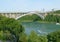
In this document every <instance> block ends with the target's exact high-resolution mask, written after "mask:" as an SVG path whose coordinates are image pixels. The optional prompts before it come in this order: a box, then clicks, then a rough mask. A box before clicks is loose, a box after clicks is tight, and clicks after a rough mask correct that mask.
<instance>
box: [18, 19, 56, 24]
mask: <svg viewBox="0 0 60 42" xmlns="http://www.w3.org/2000/svg"><path fill="white" fill-rule="evenodd" d="M18 21H19V22H21V23H22V22H38V23H56V22H48V21H40V20H39V21H33V20H24V21H20V20H18Z"/></svg>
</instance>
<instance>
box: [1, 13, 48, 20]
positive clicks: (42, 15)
mask: <svg viewBox="0 0 60 42" xmlns="http://www.w3.org/2000/svg"><path fill="white" fill-rule="evenodd" d="M0 14H1V15H3V16H6V17H9V18H14V19H16V20H17V19H19V18H21V17H23V16H26V15H33V14H36V15H38V16H39V17H41V18H42V19H44V18H45V16H46V15H47V14H46V13H37V12H35V13H34V12H29V13H19V12H17V13H0Z"/></svg>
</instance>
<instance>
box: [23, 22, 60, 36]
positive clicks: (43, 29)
mask: <svg viewBox="0 0 60 42" xmlns="http://www.w3.org/2000/svg"><path fill="white" fill-rule="evenodd" d="M22 25H23V26H24V28H25V33H26V34H28V35H29V34H30V33H31V31H35V32H36V33H37V34H48V33H50V32H54V31H57V30H60V25H56V24H55V23H39V22H23V23H22Z"/></svg>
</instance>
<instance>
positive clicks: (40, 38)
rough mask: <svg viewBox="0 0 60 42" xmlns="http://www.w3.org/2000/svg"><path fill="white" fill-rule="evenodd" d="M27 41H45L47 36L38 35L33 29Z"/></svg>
mask: <svg viewBox="0 0 60 42" xmlns="http://www.w3.org/2000/svg"><path fill="white" fill-rule="evenodd" d="M28 42H47V38H46V37H44V36H40V35H39V36H38V34H37V33H36V32H34V31H32V32H31V34H30V35H29V38H28Z"/></svg>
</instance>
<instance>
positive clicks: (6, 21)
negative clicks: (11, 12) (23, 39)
mask: <svg viewBox="0 0 60 42" xmlns="http://www.w3.org/2000/svg"><path fill="white" fill-rule="evenodd" d="M0 31H3V32H5V31H9V32H10V34H11V35H14V36H15V38H16V42H19V34H20V33H22V32H23V31H24V28H23V27H22V25H20V23H18V21H17V20H15V19H13V18H7V17H4V16H1V17H0ZM2 35H3V34H2Z"/></svg>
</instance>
